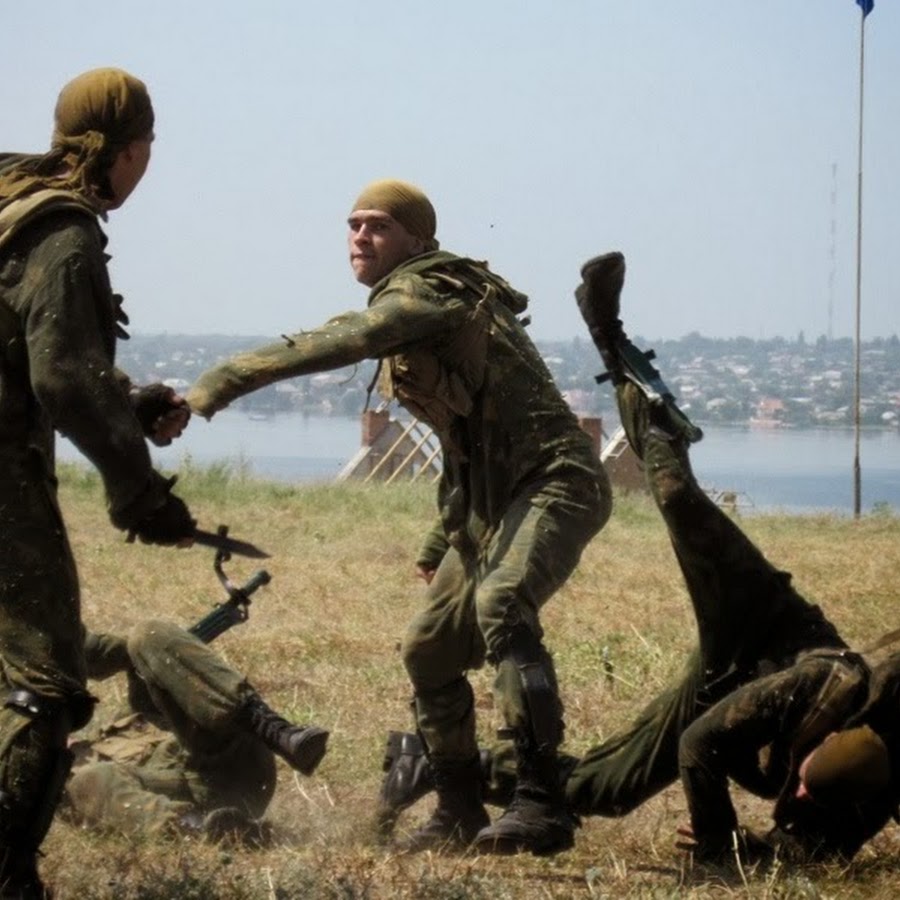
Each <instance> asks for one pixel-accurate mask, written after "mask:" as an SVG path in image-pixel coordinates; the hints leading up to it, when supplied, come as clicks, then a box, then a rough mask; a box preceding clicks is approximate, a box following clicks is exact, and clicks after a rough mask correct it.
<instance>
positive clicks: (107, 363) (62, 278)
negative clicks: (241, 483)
mask: <svg viewBox="0 0 900 900" xmlns="http://www.w3.org/2000/svg"><path fill="white" fill-rule="evenodd" d="M0 165H2V159H0ZM97 216H98V213H97V211H96V210H94V209H92V208H91V207H90V206H89V205H88V204H87V202H86V201H84V200H83V199H82V198H80V197H79V196H78V195H76V194H72V193H69V192H63V191H50V190H48V191H41V192H37V193H36V194H34V195H30V196H28V197H26V198H23V199H20V200H14V201H11V202H10V201H7V202H0V470H2V471H3V472H4V473H6V474H7V475H9V476H10V477H13V478H15V477H22V476H24V477H29V478H30V477H43V478H45V479H48V480H52V478H53V472H54V430H58V431H59V432H61V433H62V434H65V435H66V436H67V437H68V438H70V439H71V440H72V442H73V443H74V444H75V445H76V446H77V447H78V449H79V450H81V451H82V452H83V453H84V455H85V456H86V457H87V458H88V459H90V460H91V462H92V463H93V464H94V465H95V466H96V467H97V469H98V470H99V471H100V474H101V476H102V477H103V481H104V485H105V487H106V493H107V499H108V503H109V510H110V515H111V517H112V519H113V521H114V522H115V524H117V525H118V526H119V527H128V526H130V525H132V524H134V523H136V522H137V521H139V520H140V519H142V518H144V517H145V516H146V515H147V514H148V513H149V512H150V511H152V510H154V509H156V508H157V507H159V506H161V505H162V503H163V501H164V499H165V495H166V485H165V480H164V479H163V478H162V477H161V476H159V475H158V474H156V473H155V472H154V471H153V469H152V467H151V462H150V455H149V452H148V450H147V445H146V443H145V441H144V435H143V432H142V430H141V426H140V424H139V423H138V421H137V419H136V418H135V415H134V412H133V411H132V407H131V404H130V402H129V400H128V396H127V392H126V390H125V389H124V387H123V384H122V382H121V373H118V372H117V371H116V369H115V365H114V359H115V346H116V338H117V336H118V335H120V334H122V333H123V332H121V326H120V324H119V323H120V321H124V314H123V313H122V312H121V310H120V304H119V298H118V297H117V296H116V295H114V294H113V292H112V289H111V287H110V283H109V276H108V273H107V269H106V262H107V260H108V259H109V257H108V256H106V254H105V253H104V247H105V245H106V237H105V235H104V234H103V232H102V231H101V229H100V226H99V224H98V221H97Z"/></svg>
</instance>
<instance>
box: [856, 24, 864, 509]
mask: <svg viewBox="0 0 900 900" xmlns="http://www.w3.org/2000/svg"><path fill="white" fill-rule="evenodd" d="M860 12H861V15H860V26H859V143H858V154H857V172H856V337H855V351H854V381H853V421H854V440H853V516H854V518H856V519H858V518H859V517H860V513H861V511H862V471H861V468H860V461H859V433H860V356H861V353H860V322H861V319H862V316H861V309H862V188H863V96H864V90H863V88H864V80H863V79H864V74H865V60H866V11H865V9H862V8H861V10H860Z"/></svg>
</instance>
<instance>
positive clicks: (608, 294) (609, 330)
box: [575, 252, 625, 381]
mask: <svg viewBox="0 0 900 900" xmlns="http://www.w3.org/2000/svg"><path fill="white" fill-rule="evenodd" d="M624 283H625V257H624V256H623V255H622V254H621V253H618V252H613V253H604V254H603V255H602V256H595V257H594V258H593V259H589V260H588V261H587V262H586V263H585V264H584V265H583V266H582V267H581V284H579V285H578V287H577V288H575V299H576V301H577V302H578V308H579V310H581V315H582V317H583V318H584V321H585V324H586V325H587V327H588V330H589V331H590V333H591V337H592V338H593V339H594V343H595V344H596V345H597V349H598V350H599V351H600V353H601V355H602V356H603V360H604V362H606V363H607V364H608V365H612V368H610V370H609V371H610V375H611V376H612V378H613V380H614V381H615V380H616V377H617V375H618V374H619V373H618V371H617V370H616V367H615V365H614V363H615V354H613V353H612V350H613V348H614V347H615V345H616V343H617V342H618V340H619V339H620V338H621V337H622V336H623V332H622V321H621V319H619V296H620V295H621V293H622V286H623V284H624ZM606 354H610V357H611V358H610V359H609V360H607V358H606Z"/></svg>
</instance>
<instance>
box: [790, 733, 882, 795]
mask: <svg viewBox="0 0 900 900" xmlns="http://www.w3.org/2000/svg"><path fill="white" fill-rule="evenodd" d="M803 780H804V783H805V784H806V789H807V790H808V791H809V793H810V795H811V796H812V798H813V800H818V801H820V802H822V803H835V802H844V803H854V802H859V801H862V800H867V799H869V798H871V797H873V796H875V795H876V794H878V793H879V792H880V791H883V790H884V789H885V788H886V787H887V786H888V784H889V783H890V780H891V763H890V756H889V755H888V750H887V747H886V746H885V743H884V741H883V740H882V739H881V738H880V737H879V736H878V735H877V734H876V733H875V732H874V731H873V730H872V729H871V728H870V727H869V726H868V725H862V726H860V727H858V728H849V729H847V730H846V731H839V732H837V734H833V735H832V736H831V737H829V738H828V740H826V741H824V742H823V743H822V744H820V745H819V747H818V748H817V749H816V750H815V752H814V753H813V754H812V755H811V756H810V758H809V762H808V763H807V765H806V771H805V773H804V779H803Z"/></svg>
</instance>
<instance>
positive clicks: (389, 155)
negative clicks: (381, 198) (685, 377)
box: [0, 0, 900, 340]
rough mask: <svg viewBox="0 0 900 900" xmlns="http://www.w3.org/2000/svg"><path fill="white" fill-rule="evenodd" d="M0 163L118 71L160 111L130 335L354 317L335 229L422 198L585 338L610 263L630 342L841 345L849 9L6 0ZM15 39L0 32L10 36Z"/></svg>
mask: <svg viewBox="0 0 900 900" xmlns="http://www.w3.org/2000/svg"><path fill="white" fill-rule="evenodd" d="M0 5H2V13H0V22H2V29H3V32H4V36H5V37H6V40H5V41H4V49H3V53H2V54H0V151H6V150H8V151H28V152H38V151H43V150H45V149H47V147H48V145H49V136H50V131H51V128H52V111H53V106H54V104H55V101H56V95H57V93H58V92H59V89H60V88H61V87H62V85H63V84H64V83H65V82H66V81H68V80H69V79H70V78H72V77H73V76H75V75H77V74H78V73H80V72H82V71H84V70H86V69H90V68H94V67H97V66H105V65H114V66H120V67H122V68H125V69H128V70H129V71H131V72H133V73H134V74H136V75H138V76H139V77H141V78H142V79H143V80H144V81H145V82H146V83H147V85H148V87H149V88H150V91H151V94H152V97H153V101H154V106H155V109H156V115H157V123H156V142H155V143H154V146H153V159H152V161H151V164H150V169H149V170H148V173H147V175H146V176H145V178H144V181H143V182H142V183H141V185H140V186H139V187H138V189H137V191H136V192H135V194H134V195H132V197H131V198H130V199H129V201H128V202H127V204H126V205H125V207H123V208H122V209H121V210H119V211H117V212H114V213H112V214H111V216H110V221H109V223H108V226H107V232H108V234H109V236H110V247H109V249H110V252H111V253H112V254H113V260H112V262H111V264H110V265H111V272H112V276H113V281H114V286H115V288H116V289H117V290H118V291H120V292H121V293H123V294H124V295H125V298H126V304H127V310H128V312H129V315H130V317H131V321H132V330H133V331H135V332H139V333H142V334H158V333H163V332H168V333H173V334H174V333H179V334H210V333H217V334H246V335H272V336H274V335H278V334H281V333H289V332H296V331H299V330H303V329H309V328H313V327H315V326H317V325H319V324H321V323H322V322H324V321H325V320H326V319H327V318H329V317H330V316H332V315H336V314H338V313H341V312H344V311H345V310H348V309H353V308H360V307H362V306H364V305H365V302H366V296H367V291H366V289H365V288H363V287H362V286H361V285H358V284H357V283H356V282H355V281H354V280H353V278H352V275H351V273H350V269H349V264H348V260H347V251H346V218H347V214H348V212H349V211H350V208H351V207H352V204H353V201H354V200H355V198H356V196H357V195H358V193H359V191H360V190H361V188H362V187H363V186H364V185H365V184H367V183H368V182H369V181H372V180H374V179H376V178H383V177H396V178H403V179H406V180H409V181H412V182H415V183H416V184H418V185H419V186H420V187H422V188H423V189H424V190H425V191H426V193H428V195H429V196H430V198H431V199H432V201H433V203H434V205H435V207H436V208H437V213H438V237H439V238H440V240H441V244H442V247H443V248H444V249H447V250H451V251H453V252H455V253H458V254H460V255H465V256H471V257H474V258H477V259H484V260H488V261H489V262H490V264H491V267H492V268H493V269H494V270H495V271H497V272H499V273H500V274H502V275H503V276H504V277H505V278H507V279H508V280H509V281H510V282H511V283H513V284H514V285H515V286H516V287H517V288H519V289H520V290H522V291H524V292H525V293H527V294H529V296H530V297H531V315H532V325H531V333H532V335H533V336H534V337H535V338H536V339H538V340H568V339H570V338H573V337H575V336H579V335H580V336H585V337H586V335H587V332H586V329H585V327H584V325H583V323H582V321H581V319H580V316H579V314H578V310H577V307H576V306H575V303H574V300H573V296H572V291H573V288H574V287H575V285H576V283H577V282H578V280H579V275H578V272H579V268H580V266H581V264H582V263H583V262H584V261H585V260H586V259H588V258H589V257H591V256H594V255H596V254H598V253H601V252H605V251H607V250H613V249H618V250H621V251H622V252H623V253H624V254H625V256H626V259H627V265H628V274H627V278H626V287H625V291H624V294H623V318H624V320H625V325H626V329H627V330H628V331H629V332H630V333H632V334H640V335H643V336H646V337H649V338H679V337H681V336H683V335H685V334H688V333H691V332H699V333H700V334H703V335H706V336H709V337H737V336H746V337H751V338H770V337H775V336H781V337H785V338H789V339H791V340H793V339H796V338H797V337H798V335H799V334H800V333H801V332H803V334H804V336H805V337H806V339H807V340H810V339H814V338H816V337H818V336H820V335H827V336H830V337H835V338H838V337H847V336H850V337H852V336H853V335H854V334H855V309H856V277H857V221H858V220H857V186H858V171H859V163H858V160H859V157H858V152H859V147H858V141H859V114H860V102H859V100H860V96H859V93H860V91H859V89H860V31H861V27H860V26H861V12H860V9H859V7H858V6H857V5H856V3H855V2H854V0H793V2H785V0H718V2H710V0H679V2H673V0H643V2H624V3H623V2H621V0H456V2H453V3H438V2H423V0H380V2H371V0H368V2H366V0H331V2H321V0H320V2H307V0H255V2H253V3H247V2H236V0H215V2H213V0H193V2H185V0H180V2H173V0H153V2H151V3H148V2H146V0H142V2H140V3H138V2H132V0H119V2H117V3H109V2H108V0H103V2H98V0H79V3H78V4H76V5H72V4H71V3H69V2H65V3H64V2H62V0H43V2H42V3H40V4H37V5H35V4H28V3H21V2H13V0H0ZM10 36H16V38H15V39H14V40H11V39H10ZM898 47H900V4H898V3H897V2H896V0H876V4H875V10H874V12H872V13H871V14H870V15H869V16H868V18H867V19H866V24H865V68H864V73H865V83H864V85H865V90H864V107H863V108H864V118H863V124H864V128H863V158H862V187H863V190H862V198H863V202H862V243H861V256H860V259H861V334H862V337H863V338H864V339H868V338H871V337H888V336H890V335H893V334H896V333H900V251H898V247H897V236H898V234H900V166H898V160H900V53H898V50H897V48H898Z"/></svg>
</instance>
